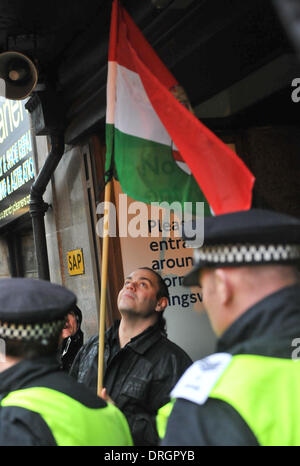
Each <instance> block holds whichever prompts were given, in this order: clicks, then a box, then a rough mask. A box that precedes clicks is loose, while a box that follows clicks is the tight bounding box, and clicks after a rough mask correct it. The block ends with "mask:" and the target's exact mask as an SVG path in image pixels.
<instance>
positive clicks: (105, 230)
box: [97, 180, 112, 396]
mask: <svg viewBox="0 0 300 466" xmlns="http://www.w3.org/2000/svg"><path fill="white" fill-rule="evenodd" d="M111 185H112V180H110V181H108V182H107V183H106V186H105V193H104V202H105V206H108V204H107V203H108V202H110V197H111ZM107 209H108V210H107V221H106V222H105V223H104V225H103V242H102V265H101V297H100V315H99V351H98V384H97V394H98V396H100V395H101V392H102V388H103V362H104V361H103V357H104V338H105V314H106V287H107V269H108V246H109V208H108V207H107Z"/></svg>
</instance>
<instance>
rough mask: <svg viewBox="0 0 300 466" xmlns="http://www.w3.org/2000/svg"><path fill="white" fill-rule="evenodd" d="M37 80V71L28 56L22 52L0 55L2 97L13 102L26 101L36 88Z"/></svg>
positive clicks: (0, 90)
mask: <svg viewBox="0 0 300 466" xmlns="http://www.w3.org/2000/svg"><path fill="white" fill-rule="evenodd" d="M2 80H3V81H2ZM37 80H38V72H37V69H36V67H35V65H34V64H33V62H32V61H31V60H30V59H29V58H28V57H27V56H26V55H23V53H20V52H3V53H0V81H1V83H0V95H2V96H3V97H6V99H12V100H21V99H25V97H27V96H28V95H29V94H30V93H31V92H32V90H33V89H34V88H35V86H36V83H37Z"/></svg>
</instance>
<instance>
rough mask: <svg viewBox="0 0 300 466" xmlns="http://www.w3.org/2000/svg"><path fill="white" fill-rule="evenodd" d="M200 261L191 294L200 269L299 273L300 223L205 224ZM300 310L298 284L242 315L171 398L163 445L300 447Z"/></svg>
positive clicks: (252, 215)
mask: <svg viewBox="0 0 300 466" xmlns="http://www.w3.org/2000/svg"><path fill="white" fill-rule="evenodd" d="M195 259H196V264H195V267H194V269H193V270H192V271H191V272H190V273H189V274H188V275H187V276H186V279H185V285H188V286H192V285H196V284H197V283H198V274H199V270H200V269H201V268H209V267H210V268H216V267H238V266H246V265H263V264H281V265H284V264H286V265H288V264H290V265H297V264H299V263H300V221H299V220H298V219H296V218H293V217H290V216H287V215H282V214H279V213H275V212H270V211H264V210H259V209H252V210H250V211H245V212H237V213H233V214H227V215H221V216H218V217H214V218H211V219H205V227H204V246H203V247H202V248H198V249H197V250H196V251H195ZM299 310H300V286H299V282H298V283H295V284H294V285H292V286H287V287H284V288H281V289H279V290H278V291H276V292H274V293H272V294H270V295H269V296H266V297H265V298H264V299H262V300H260V301H259V302H257V303H256V304H255V305H254V306H252V307H251V308H249V309H248V310H247V311H246V312H245V313H244V314H242V315H241V316H240V317H239V318H238V319H237V320H236V321H235V322H234V323H233V324H232V325H231V326H230V327H229V328H228V329H227V330H226V331H225V332H224V333H223V335H222V336H221V338H220V339H219V340H218V343H217V352H216V353H215V354H213V355H211V356H209V357H207V358H204V359H203V360H201V361H197V362H195V363H194V364H193V365H192V366H191V367H190V368H189V369H188V370H187V371H186V372H185V374H184V375H183V377H182V378H181V379H180V380H179V382H178V384H177V385H176V387H175V388H174V390H173V391H172V393H171V396H172V397H173V405H169V406H166V407H164V411H165V413H163V412H162V413H160V414H161V415H162V416H163V415H164V414H165V418H163V417H158V423H159V431H160V435H161V437H164V439H163V440H162V442H161V444H162V445H164V446H167V445H299V444H300V425H299V422H298V420H299V416H300V404H299V384H300V360H299V356H297V354H299V353H300V351H298V353H297V351H296V349H297V348H293V345H296V344H297V342H298V345H299V343H300V313H299ZM293 355H294V356H295V357H293ZM168 416H169V417H168ZM167 417H168V421H167V428H166V431H165V427H166V426H165V425H164V422H166V420H167V419H166V418H167ZM182 426H184V429H182Z"/></svg>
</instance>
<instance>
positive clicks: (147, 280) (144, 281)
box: [118, 269, 159, 318]
mask: <svg viewBox="0 0 300 466" xmlns="http://www.w3.org/2000/svg"><path fill="white" fill-rule="evenodd" d="M158 289H159V286H158V280H157V277H156V276H155V274H154V273H152V272H151V271H150V270H145V269H138V270H135V271H134V272H132V273H131V274H130V275H129V276H128V277H127V278H126V279H125V283H124V286H123V288H122V289H121V291H120V293H119V296H118V309H119V311H120V313H121V314H122V313H124V312H125V313H131V314H134V315H138V316H140V317H145V318H146V317H149V316H150V315H152V314H153V313H154V312H155V309H156V306H157V301H158V300H157V297H156V296H157V293H158Z"/></svg>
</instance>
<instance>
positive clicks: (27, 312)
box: [0, 278, 132, 446]
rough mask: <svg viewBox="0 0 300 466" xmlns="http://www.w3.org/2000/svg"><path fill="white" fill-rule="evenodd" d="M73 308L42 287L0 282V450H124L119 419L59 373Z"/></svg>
mask: <svg viewBox="0 0 300 466" xmlns="http://www.w3.org/2000/svg"><path fill="white" fill-rule="evenodd" d="M75 302H76V297H75V295H74V294H73V293H72V292H71V291H69V290H67V289H66V288H63V287H62V286H59V285H55V284H52V283H50V282H47V281H43V280H34V279H29V278H8V279H6V278H5V279H0V338H1V339H0V343H1V344H0V347H1V350H2V352H1V358H0V393H1V401H0V445H39V446H41V445H47V446H53V445H68V446H75V445H80V446H88V445H95V446H97V445H106V446H108V445H114V446H116V445H117V446H124V445H126V446H127V445H132V439H131V435H130V432H129V427H128V424H127V421H126V419H125V417H124V415H123V414H122V413H121V412H120V411H119V410H118V409H117V408H116V407H115V406H113V405H111V404H107V403H106V402H105V401H104V400H102V399H100V398H98V397H96V396H94V395H93V394H92V393H91V392H90V391H89V390H88V389H86V388H85V387H84V386H83V385H81V384H78V383H77V382H76V381H74V379H73V378H72V377H70V376H69V375H68V374H66V373H65V372H64V371H62V370H60V369H59V364H58V362H57V357H56V356H57V348H58V341H59V338H60V335H61V331H62V328H63V326H64V323H65V318H66V316H67V314H68V312H69V310H70V309H72V308H73V306H74V305H75Z"/></svg>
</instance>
